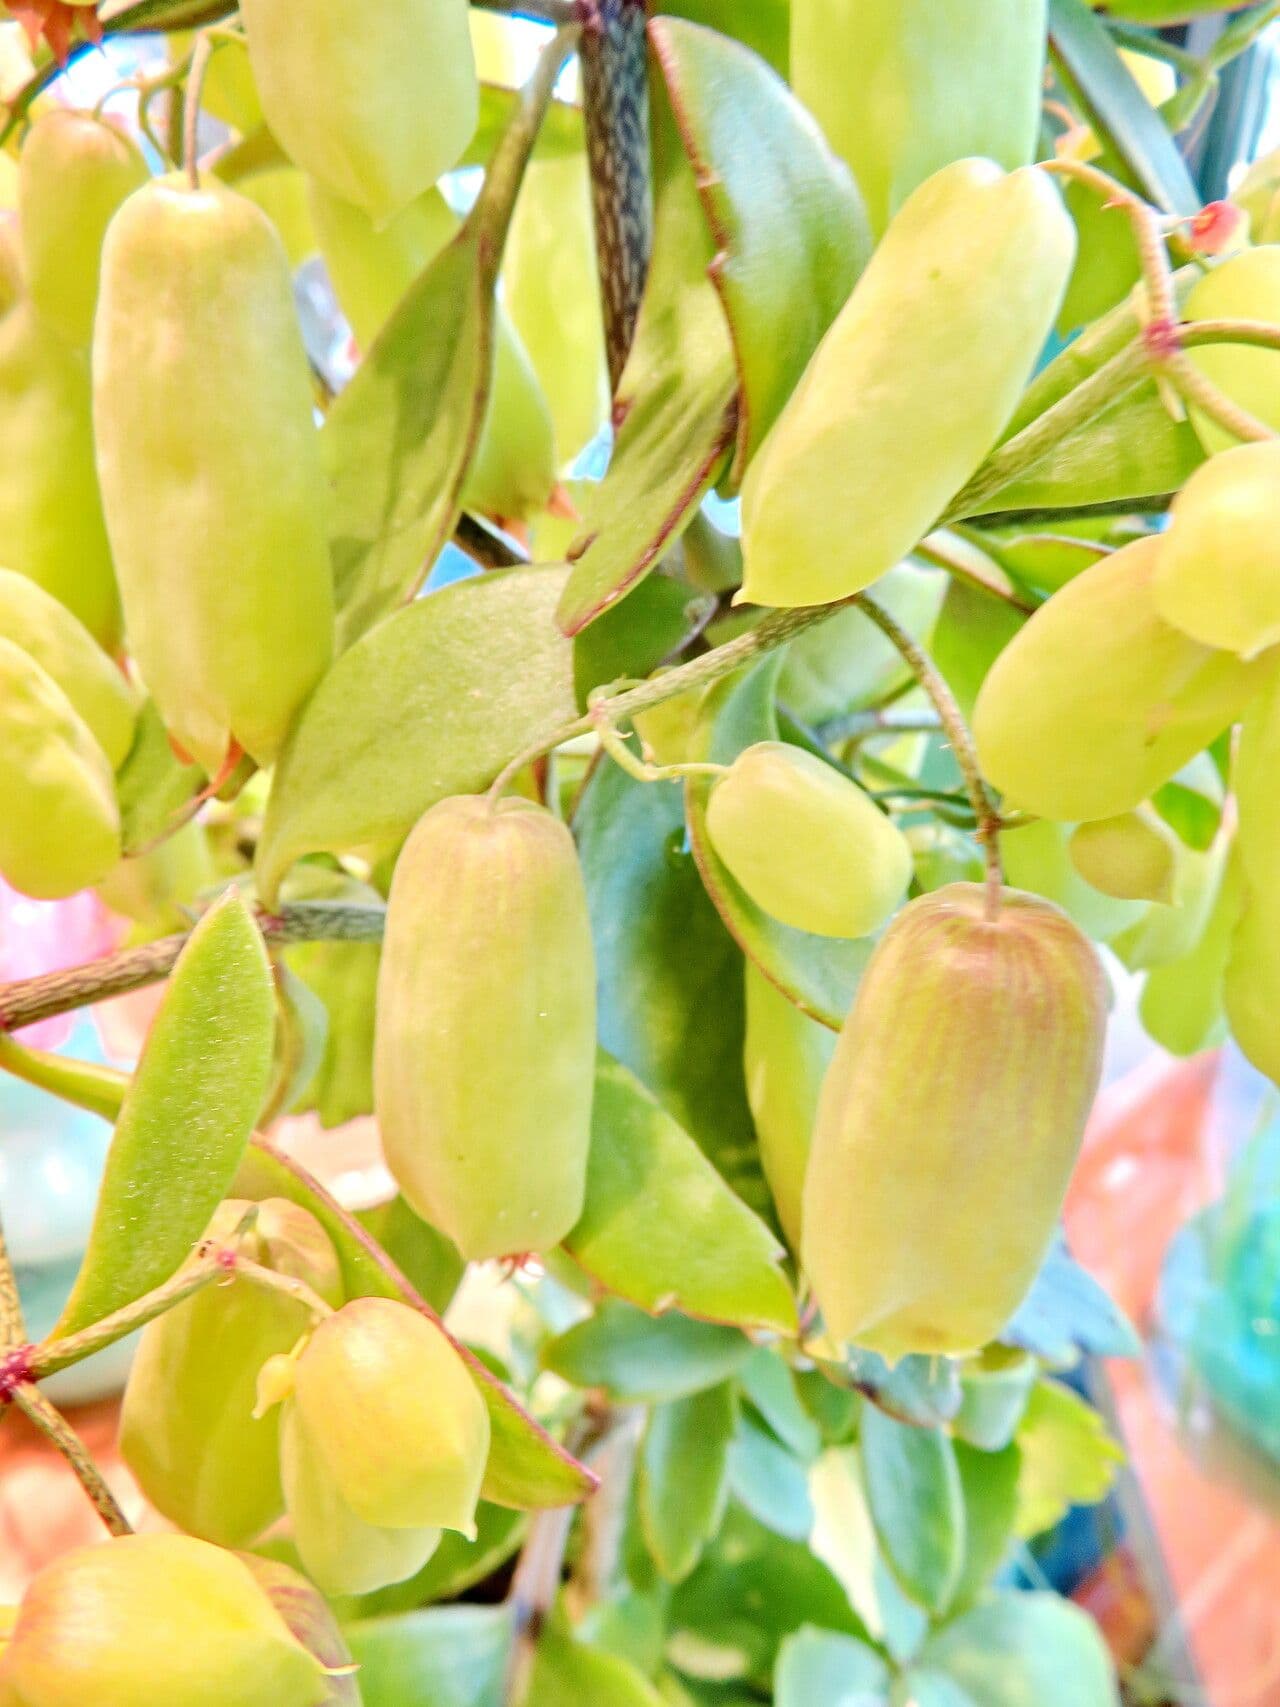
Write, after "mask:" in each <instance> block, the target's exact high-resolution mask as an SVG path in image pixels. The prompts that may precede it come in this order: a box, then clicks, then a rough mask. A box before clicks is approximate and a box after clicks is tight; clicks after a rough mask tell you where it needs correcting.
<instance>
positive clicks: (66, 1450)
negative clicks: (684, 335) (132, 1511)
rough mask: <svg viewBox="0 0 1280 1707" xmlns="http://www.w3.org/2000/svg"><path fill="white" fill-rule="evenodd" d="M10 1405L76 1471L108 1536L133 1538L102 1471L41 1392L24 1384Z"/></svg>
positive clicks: (26, 1383)
mask: <svg viewBox="0 0 1280 1707" xmlns="http://www.w3.org/2000/svg"><path fill="white" fill-rule="evenodd" d="M13 1402H14V1404H16V1405H17V1407H18V1409H19V1410H20V1411H22V1412H23V1414H24V1415H25V1416H28V1417H29V1418H30V1419H31V1421H32V1422H33V1423H34V1424H35V1425H36V1427H37V1428H38V1429H39V1430H40V1432H41V1434H43V1435H44V1437H45V1439H46V1440H48V1441H50V1442H51V1443H52V1444H53V1445H54V1446H56V1447H57V1449H58V1451H59V1452H60V1453H61V1454H62V1456H63V1457H64V1458H65V1459H66V1461H67V1463H68V1464H69V1465H70V1466H71V1468H72V1469H73V1470H74V1471H75V1474H76V1478H77V1480H78V1481H79V1483H80V1486H81V1487H82V1488H83V1489H84V1491H85V1493H86V1494H88V1496H89V1498H90V1500H91V1501H92V1502H93V1507H94V1510H95V1511H96V1512H97V1514H98V1516H99V1517H100V1518H101V1519H102V1521H103V1523H105V1524H106V1526H107V1528H108V1529H109V1530H110V1532H111V1534H112V1535H115V1536H121V1535H132V1534H133V1527H132V1525H131V1524H130V1522H129V1520H128V1518H127V1517H126V1516H125V1515H124V1513H123V1512H122V1511H121V1509H120V1507H119V1505H118V1504H117V1503H116V1497H115V1495H114V1494H113V1493H112V1492H111V1489H110V1488H109V1487H108V1486H107V1484H106V1481H105V1480H104V1478H103V1475H102V1472H101V1470H99V1468H98V1466H97V1465H96V1464H95V1463H94V1461H93V1459H92V1458H91V1457H90V1456H89V1450H88V1448H87V1447H86V1446H85V1443H84V1441H83V1440H81V1438H80V1436H79V1435H78V1434H77V1433H76V1431H75V1429H73V1428H72V1426H71V1424H70V1423H69V1422H68V1421H67V1419H66V1418H65V1417H64V1416H63V1414H62V1412H61V1411H59V1410H58V1409H57V1408H56V1407H55V1406H54V1405H52V1404H50V1402H49V1400H48V1399H46V1398H45V1396H44V1394H43V1393H42V1392H41V1391H40V1389H39V1388H38V1387H33V1386H32V1385H31V1383H30V1382H24V1383H23V1384H22V1385H21V1386H20V1387H18V1388H17V1389H16V1390H15V1392H14V1395H13Z"/></svg>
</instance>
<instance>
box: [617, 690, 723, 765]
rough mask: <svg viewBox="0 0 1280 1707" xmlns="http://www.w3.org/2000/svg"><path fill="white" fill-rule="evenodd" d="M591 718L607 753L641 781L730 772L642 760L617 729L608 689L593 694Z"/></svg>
mask: <svg viewBox="0 0 1280 1707" xmlns="http://www.w3.org/2000/svg"><path fill="white" fill-rule="evenodd" d="M589 715H590V717H591V720H592V722H593V724H594V725H595V731H596V734H597V735H598V736H599V737H600V745H601V746H602V747H603V748H604V750H605V752H606V753H608V755H609V757H610V758H611V759H612V760H613V762H614V764H616V765H618V766H619V767H620V768H621V769H622V770H624V771H626V773H627V775H628V776H633V777H634V778H635V779H636V781H637V782H674V781H676V780H677V779H678V778H680V777H686V776H714V777H722V776H724V775H726V774H727V772H728V769H729V767H728V766H727V765H713V764H679V765H656V764H651V763H650V762H649V761H648V760H646V759H642V758H638V757H637V756H636V754H635V753H633V752H632V751H631V748H630V747H629V746H628V745H627V738H626V736H625V735H624V734H623V733H622V731H621V730H620V729H619V728H618V727H617V725H616V723H615V722H614V719H613V717H612V715H611V713H610V709H609V698H608V689H607V688H604V689H599V688H598V689H596V691H595V692H594V693H593V694H592V696H591V704H590V710H589Z"/></svg>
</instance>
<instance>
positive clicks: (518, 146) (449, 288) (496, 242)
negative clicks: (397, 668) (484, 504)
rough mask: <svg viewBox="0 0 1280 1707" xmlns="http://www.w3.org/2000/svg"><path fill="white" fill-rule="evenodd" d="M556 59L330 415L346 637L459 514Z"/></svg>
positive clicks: (369, 619)
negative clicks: (513, 229) (514, 236)
mask: <svg viewBox="0 0 1280 1707" xmlns="http://www.w3.org/2000/svg"><path fill="white" fill-rule="evenodd" d="M556 70H558V62H557V64H556V65H554V66H553V65H551V63H550V61H549V60H544V61H540V62H539V68H538V71H537V73H535V76H534V78H533V80H532V81H531V82H530V85H529V88H528V90H527V91H526V92H525V94H524V95H523V96H522V97H521V99H520V101H519V103H518V104H517V106H516V108H515V110H514V112H513V114H512V118H511V122H510V125H509V128H508V129H507V131H506V132H505V133H504V136H503V139H502V142H501V143H500V145H499V148H498V152H497V154H496V155H495V156H494V160H493V163H492V165H491V166H490V168H489V171H488V173H487V174H486V176H485V182H484V187H483V188H482V189H481V191H480V195H479V198H478V199H477V201H476V204H475V206H474V208H473V209H472V211H471V214H470V217H469V218H468V219H467V221H466V223H465V225H464V226H463V227H462V229H461V231H459V233H458V235H457V236H456V237H455V238H454V239H453V241H452V242H451V243H449V244H448V245H447V246H446V247H445V248H444V249H443V250H442V251H441V252H440V254H439V255H437V256H436V258H435V260H434V261H433V262H432V263H431V265H430V266H429V267H427V268H425V269H424V271H423V272H422V274H421V275H420V276H419V277H418V278H417V279H416V280H415V282H414V283H413V284H412V285H411V286H410V288H409V289H408V291H406V292H405V295H404V297H403V298H402V300H401V301H400V303H399V304H398V306H397V307H396V309H395V311H394V313H393V314H392V315H391V317H390V318H389V319H388V321H387V323H386V324H385V326H384V327H383V328H382V330H381V331H380V332H379V334H378V336H377V338H375V340H374V342H373V345H372V347H371V348H370V349H369V350H368V352H367V353H366V355H365V358H364V360H363V361H362V362H361V364H360V366H359V367H358V368H357V370H356V372H355V374H354V376H353V377H352V379H351V382H350V384H349V385H347V387H346V388H345V389H344V390H343V392H342V394H341V395H340V396H339V397H338V398H337V400H336V401H335V403H334V404H333V407H332V408H331V409H330V411H329V414H328V417H327V419H326V421H325V424H324V430H323V432H322V434H321V444H322V446H323V448H324V452H325V460H326V463H327V466H328V470H329V479H330V487H331V492H332V498H331V510H330V539H331V543H332V550H333V575H334V593H335V597H336V601H337V608H338V638H339V642H340V644H341V645H343V646H349V645H350V644H351V642H352V641H354V640H356V639H358V638H359V636H360V635H361V634H363V633H364V632H365V630H366V629H367V628H369V627H370V626H371V625H372V624H373V623H375V622H377V620H378V618H379V617H382V616H385V615H386V614H387V612H388V611H391V610H393V609H394V608H395V607H396V606H397V605H398V604H400V603H401V602H402V601H403V600H404V599H406V598H408V597H409V596H410V595H411V594H412V593H413V591H414V590H415V588H417V587H418V586H419V585H420V584H421V582H422V579H423V577H424V575H425V574H426V572H427V569H428V568H429V567H430V565H431V564H432V563H433V562H434V561H435V558H436V557H437V555H438V554H439V552H440V550H441V548H442V547H443V546H444V545H445V543H446V542H447V541H448V539H449V536H450V534H451V533H452V532H453V529H454V526H455V524H456V522H457V519H458V515H459V505H460V494H461V491H462V485H463V481H464V480H465V478H466V475H467V471H468V469H469V468H470V466H471V463H472V460H473V459H474V456H475V453H476V451H477V449H478V448H479V444H480V435H481V431H482V428H483V426H484V418H485V411H486V409H487V407H488V402H489V391H490V386H491V383H492V378H493V356H494V290H495V287H496V285H497V282H498V269H499V267H500V266H501V264H502V250H503V245H504V243H505V241H506V235H507V226H508V225H509V223H510V220H511V210H512V208H513V207H514V205H515V198H516V194H517V192H518V190H519V188H520V181H521V179H522V177H523V176H524V168H525V165H526V163H527V161H528V158H529V152H530V150H531V148H532V145H533V140H534V137H535V136H536V135H537V130H538V126H539V123H540V121H541V119H542V115H543V113H544V112H545V111H546V107H547V103H548V101H549V99H550V96H551V87H552V84H553V83H554V80H555V77H554V74H555V72H556Z"/></svg>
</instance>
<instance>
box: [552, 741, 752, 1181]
mask: <svg viewBox="0 0 1280 1707" xmlns="http://www.w3.org/2000/svg"><path fill="white" fill-rule="evenodd" d="M573 827H574V832H575V834H576V836H577V839H578V854H579V857H580V859H581V861H582V872H583V877H584V879H585V882H586V886H587V902H588V905H589V907H590V909H591V929H592V935H593V937H594V939H595V949H596V972H597V978H598V984H599V1013H598V1022H599V1037H600V1044H601V1047H602V1048H604V1049H607V1050H608V1051H609V1053H610V1055H612V1056H613V1057H614V1058H615V1059H616V1060H618V1061H621V1062H622V1064H623V1065H624V1066H625V1067H629V1068H630V1070H631V1071H632V1072H633V1073H634V1074H635V1075H636V1077H637V1078H638V1079H639V1080H640V1082H641V1084H643V1085H644V1086H645V1088H646V1089H647V1090H648V1091H650V1092H651V1093H652V1095H654V1096H655V1097H657V1099H658V1101H659V1102H660V1103H661V1104H662V1106H663V1107H664V1108H665V1109H666V1110H667V1112H668V1113H669V1114H670V1115H671V1116H672V1118H673V1119H675V1120H676V1121H678V1122H679V1124H680V1125H681V1126H682V1127H683V1128H684V1130H685V1131H686V1132H687V1133H688V1134H689V1136H690V1137H691V1138H692V1139H693V1140H694V1141H695V1143H697V1144H698V1146H699V1147H700V1148H701V1149H702V1150H703V1151H704V1152H705V1154H706V1155H707V1156H708V1157H709V1158H710V1160H711V1161H712V1162H713V1163H714V1165H715V1167H716V1168H717V1170H718V1171H719V1172H720V1173H721V1174H723V1175H724V1177H725V1179H726V1180H727V1181H728V1182H729V1184H730V1186H731V1187H732V1188H733V1190H734V1191H735V1192H736V1193H737V1195H738V1196H739V1197H740V1198H742V1199H743V1201H744V1202H745V1203H746V1204H748V1206H749V1207H750V1208H752V1209H754V1210H756V1211H757V1212H758V1213H767V1210H768V1204H769V1194H768V1190H767V1188H766V1187H765V1183H764V1176H763V1174H762V1173H761V1171H760V1157H759V1151H758V1149H757V1146H756V1135H755V1127H754V1126H753V1124H752V1120H751V1111H750V1109H749V1107H748V1106H747V1091H746V1084H745V1081H744V1077H743V1069H742V1042H743V1034H744V1030H745V1023H746V1021H745V1013H744V1002H743V989H742V986H743V979H742V956H741V955H740V954H739V952H738V950H737V947H736V946H735V944H734V942H733V940H732V938H731V937H729V936H728V934H727V933H726V931H725V929H724V927H723V925H722V924H721V923H720V920H719V919H718V918H717V917H716V914H715V910H714V908H713V907H712V905H711V903H710V902H709V901H708V900H707V897H706V893H705V891H704V890H703V887H702V882H701V879H700V878H699V876H698V871H697V867H696V866H695V865H694V862H693V857H692V855H691V854H690V853H689V851H688V847H687V845H686V841H685V827H684V806H683V802H682V798H681V790H680V787H679V785H678V784H677V783H672V782H637V781H636V780H635V779H634V778H633V777H630V776H628V775H627V774H626V772H625V771H623V770H621V769H620V768H619V767H618V766H617V765H615V764H614V763H613V762H612V761H611V760H604V761H602V762H601V763H600V764H598V765H597V766H596V768H595V770H594V772H593V773H592V775H591V777H590V779H589V781H588V783H587V785H586V787H585V789H584V790H583V793H582V795H581V797H580V799H579V802H578V807H577V810H576V812H575V814H574V826H573ZM708 1014H714V1015H715V1021H716V1023H715V1025H714V1026H708V1025H707V1024H706V1016H707V1015H708ZM695 1037H696V1038H697V1039H698V1046H697V1048H691V1047H690V1039H691V1038H695Z"/></svg>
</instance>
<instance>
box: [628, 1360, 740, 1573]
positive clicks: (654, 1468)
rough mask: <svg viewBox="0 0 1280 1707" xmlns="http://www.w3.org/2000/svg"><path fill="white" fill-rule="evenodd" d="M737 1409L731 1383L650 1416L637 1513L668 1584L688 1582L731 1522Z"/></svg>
mask: <svg viewBox="0 0 1280 1707" xmlns="http://www.w3.org/2000/svg"><path fill="white" fill-rule="evenodd" d="M737 1409H738V1408H737V1405H736V1404H735V1402H734V1395H733V1385H732V1383H731V1382H728V1381H724V1382H721V1384H720V1385H719V1386H718V1387H707V1388H705V1389H704V1390H703V1391H702V1392H701V1393H691V1394H690V1395H689V1396H688V1397H687V1398H684V1399H672V1400H671V1401H670V1402H669V1403H668V1404H665V1405H655V1406H654V1408H653V1410H652V1412H651V1413H650V1416H649V1424H648V1427H647V1428H646V1429H645V1434H644V1441H643V1443H642V1445H641V1448H640V1461H639V1478H638V1482H637V1487H636V1505H637V1508H638V1510H639V1514H640V1522H641V1525H642V1527H643V1529H644V1538H645V1542H646V1544H647V1546H648V1548H649V1552H650V1554H651V1555H652V1557H653V1562H654V1564H655V1565H657V1567H658V1570H659V1571H660V1572H661V1574H662V1575H663V1576H664V1577H665V1578H666V1580H667V1581H668V1582H671V1583H678V1582H683V1581H684V1579H685V1578H686V1577H687V1576H688V1575H689V1573H690V1571H692V1570H693V1568H694V1566H695V1565H696V1564H697V1562H698V1560H699V1559H700V1558H701V1556H702V1549H703V1548H704V1547H705V1546H706V1544H707V1542H708V1541H710V1539H711V1537H712V1536H713V1535H714V1534H715V1533H716V1531H717V1530H718V1529H719V1527H720V1523H721V1520H722V1519H723V1517H724V1503H725V1499H726V1497H727V1495H728V1464H729V1459H728V1454H729V1442H730V1440H731V1438H732V1436H733V1425H734V1420H735V1418H736V1416H737Z"/></svg>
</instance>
